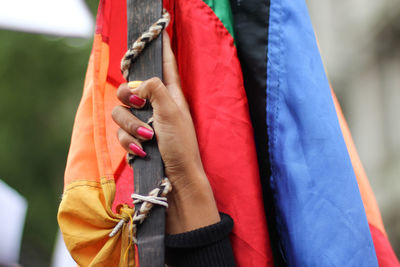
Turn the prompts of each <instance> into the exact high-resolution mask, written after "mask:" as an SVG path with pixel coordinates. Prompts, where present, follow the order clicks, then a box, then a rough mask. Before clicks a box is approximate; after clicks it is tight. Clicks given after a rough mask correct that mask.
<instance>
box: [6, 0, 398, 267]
mask: <svg viewBox="0 0 400 267" xmlns="http://www.w3.org/2000/svg"><path fill="white" fill-rule="evenodd" d="M1 1H2V0H0V2H1ZM307 3H308V6H309V10H310V13H311V17H312V22H313V24H314V27H315V30H316V33H317V36H318V39H319V44H320V47H321V54H322V57H323V60H324V63H325V65H326V68H327V70H328V75H329V79H330V80H331V83H332V85H333V88H334V90H335V92H336V93H337V95H338V98H339V100H340V102H341V104H342V108H343V110H344V113H345V115H346V117H347V120H348V123H349V126H350V129H351V131H352V133H353V137H354V139H355V143H356V146H357V148H358V151H359V153H360V157H361V159H362V161H363V163H364V167H365V168H366V171H367V174H368V176H369V179H370V182H371V184H372V187H373V190H374V192H375V194H376V197H377V200H378V203H379V206H380V209H381V212H382V215H383V220H384V223H385V226H386V230H387V232H388V235H389V238H390V240H391V242H392V245H393V248H394V250H395V252H396V253H397V255H398V257H400V212H399V208H398V207H399V206H400V120H399V115H400V2H399V1H397V0H381V1H372V2H371V1H368V2H367V1H366V0H347V1H335V0H323V1H321V0H307ZM86 4H87V6H88V8H89V10H91V12H92V14H93V15H91V20H92V21H93V20H94V16H95V12H96V9H97V4H98V0H87V1H86ZM0 13H1V12H0ZM89 14H90V13H89ZM0 21H1V16H0ZM17 30H18V29H17ZM92 30H93V28H92ZM91 35H92V34H91V33H89V34H86V35H85V34H82V36H91ZM0 40H1V42H0V62H1V64H0V121H1V126H0V179H1V180H3V181H5V182H6V183H7V184H8V185H9V186H11V187H12V188H14V189H15V190H16V191H17V192H19V193H20V194H21V195H22V196H24V197H25V198H26V201H27V203H28V209H27V215H26V221H25V228H24V232H23V237H22V247H21V252H20V263H21V264H22V265H23V266H49V265H50V263H51V260H52V253H53V249H54V244H55V242H56V241H55V239H56V234H57V220H56V214H57V209H58V205H59V202H60V198H61V194H62V189H63V173H64V167H65V162H66V157H67V153H68V147H69V142H70V137H71V132H72V125H73V120H74V116H75V112H76V109H77V107H78V104H79V100H80V97H81V94H82V86H83V80H84V76H85V71H86V66H87V61H88V57H89V53H90V49H91V42H92V39H91V37H86V38H82V37H80V38H72V37H55V36H52V35H43V34H33V33H22V32H18V31H12V30H5V29H0ZM2 215H3V214H2ZM3 216H5V215H3ZM0 243H1V237H0Z"/></svg>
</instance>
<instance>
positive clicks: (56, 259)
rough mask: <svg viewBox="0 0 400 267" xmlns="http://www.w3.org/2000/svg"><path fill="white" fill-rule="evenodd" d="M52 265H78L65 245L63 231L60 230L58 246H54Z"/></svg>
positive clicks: (68, 266)
mask: <svg viewBox="0 0 400 267" xmlns="http://www.w3.org/2000/svg"><path fill="white" fill-rule="evenodd" d="M51 266H52V267H75V266H77V265H76V263H75V261H74V260H73V259H72V257H71V254H69V251H68V249H67V247H66V246H65V243H64V239H63V237H62V235H61V232H60V231H58V234H57V241H56V247H55V248H54V254H53V262H52V264H51Z"/></svg>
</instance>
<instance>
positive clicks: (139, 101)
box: [129, 95, 146, 107]
mask: <svg viewBox="0 0 400 267" xmlns="http://www.w3.org/2000/svg"><path fill="white" fill-rule="evenodd" d="M129 102H130V103H132V104H134V105H135V106H138V107H141V106H143V105H144V103H145V102H146V100H144V99H142V98H140V97H138V96H137V95H131V96H130V97H129Z"/></svg>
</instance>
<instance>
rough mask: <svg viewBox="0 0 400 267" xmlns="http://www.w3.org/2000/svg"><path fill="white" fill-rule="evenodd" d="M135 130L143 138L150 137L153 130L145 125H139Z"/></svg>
mask: <svg viewBox="0 0 400 267" xmlns="http://www.w3.org/2000/svg"><path fill="white" fill-rule="evenodd" d="M136 132H137V133H138V135H140V136H141V137H143V138H145V139H152V138H153V134H154V132H153V131H152V130H150V129H147V128H146V127H139V128H138V129H137V130H136Z"/></svg>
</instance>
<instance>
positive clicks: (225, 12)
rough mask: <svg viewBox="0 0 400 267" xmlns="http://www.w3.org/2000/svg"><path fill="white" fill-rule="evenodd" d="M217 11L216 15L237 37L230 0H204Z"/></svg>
mask: <svg viewBox="0 0 400 267" xmlns="http://www.w3.org/2000/svg"><path fill="white" fill-rule="evenodd" d="M203 1H204V2H205V3H206V4H207V5H208V6H209V7H210V8H211V9H212V10H213V11H214V13H215V15H216V16H217V17H218V18H219V19H220V20H221V22H222V24H224V26H225V28H226V29H227V30H228V32H229V33H230V34H231V35H232V37H233V39H235V35H234V33H233V16H232V10H231V4H230V3H229V0H203Z"/></svg>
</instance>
